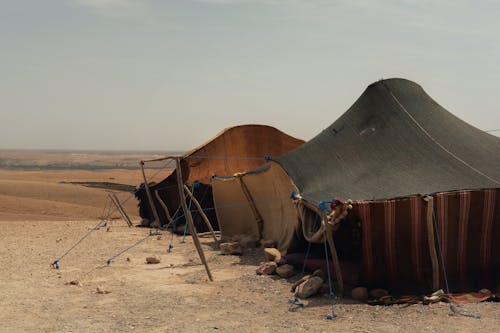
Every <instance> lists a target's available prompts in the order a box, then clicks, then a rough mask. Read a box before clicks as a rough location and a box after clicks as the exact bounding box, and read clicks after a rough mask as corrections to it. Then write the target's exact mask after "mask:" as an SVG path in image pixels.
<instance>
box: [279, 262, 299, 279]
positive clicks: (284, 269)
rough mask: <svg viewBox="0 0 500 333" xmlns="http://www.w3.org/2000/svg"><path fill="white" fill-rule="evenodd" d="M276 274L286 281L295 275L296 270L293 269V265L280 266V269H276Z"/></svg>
mask: <svg viewBox="0 0 500 333" xmlns="http://www.w3.org/2000/svg"><path fill="white" fill-rule="evenodd" d="M276 274H278V275H279V276H280V277H282V278H284V279H288V278H289V277H292V276H294V275H295V269H294V268H293V266H292V265H282V266H278V268H276Z"/></svg>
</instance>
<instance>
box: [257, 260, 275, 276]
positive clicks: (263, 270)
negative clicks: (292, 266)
mask: <svg viewBox="0 0 500 333" xmlns="http://www.w3.org/2000/svg"><path fill="white" fill-rule="evenodd" d="M277 267H278V264H277V263H275V262H273V261H269V262H266V263H264V264H262V265H260V266H259V268H257V270H256V272H257V274H258V275H272V274H274V273H275V272H276V268H277Z"/></svg>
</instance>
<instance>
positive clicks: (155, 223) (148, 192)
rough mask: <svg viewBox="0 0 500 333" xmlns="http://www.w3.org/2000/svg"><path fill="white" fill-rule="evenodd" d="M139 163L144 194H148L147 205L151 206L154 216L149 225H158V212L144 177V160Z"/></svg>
mask: <svg viewBox="0 0 500 333" xmlns="http://www.w3.org/2000/svg"><path fill="white" fill-rule="evenodd" d="M139 165H140V166H141V172H142V178H143V179H144V187H145V188H146V194H147V196H148V200H149V206H150V207H151V210H152V211H153V215H154V218H155V220H154V222H153V223H152V224H151V225H152V226H154V227H159V226H160V217H159V216H158V212H157V211H156V206H155V204H154V202H153V196H152V195H151V190H150V189H149V185H148V180H147V179H146V173H145V172H144V161H140V162H139Z"/></svg>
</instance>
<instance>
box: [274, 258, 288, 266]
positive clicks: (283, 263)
mask: <svg viewBox="0 0 500 333" xmlns="http://www.w3.org/2000/svg"><path fill="white" fill-rule="evenodd" d="M276 263H277V264H278V266H282V265H286V264H288V261H287V260H286V259H285V257H281V259H280V260H278V261H276Z"/></svg>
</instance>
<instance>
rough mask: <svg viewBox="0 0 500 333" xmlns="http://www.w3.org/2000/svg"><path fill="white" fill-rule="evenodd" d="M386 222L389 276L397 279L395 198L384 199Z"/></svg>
mask: <svg viewBox="0 0 500 333" xmlns="http://www.w3.org/2000/svg"><path fill="white" fill-rule="evenodd" d="M384 215H385V218H384V223H385V258H386V265H387V270H388V273H389V277H390V278H391V279H392V280H395V279H396V253H395V252H396V248H395V245H396V242H395V227H396V225H395V224H396V218H395V217H396V202H395V201H394V200H386V201H384Z"/></svg>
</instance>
